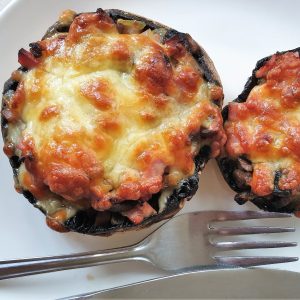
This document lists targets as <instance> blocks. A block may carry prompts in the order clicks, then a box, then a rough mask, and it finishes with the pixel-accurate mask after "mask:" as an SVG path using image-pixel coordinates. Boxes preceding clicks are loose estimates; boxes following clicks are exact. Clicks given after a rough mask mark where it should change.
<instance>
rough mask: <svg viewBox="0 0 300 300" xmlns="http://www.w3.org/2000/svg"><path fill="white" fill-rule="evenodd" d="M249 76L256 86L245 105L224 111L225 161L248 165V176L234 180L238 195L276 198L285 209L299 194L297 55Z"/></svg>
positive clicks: (277, 57)
mask: <svg viewBox="0 0 300 300" xmlns="http://www.w3.org/2000/svg"><path fill="white" fill-rule="evenodd" d="M253 76H255V77H256V78H257V80H258V82H257V84H256V85H255V86H254V87H253V88H252V89H251V91H250V93H249V95H248V97H247V99H246V100H245V102H231V103H230V104H229V105H228V119H227V121H226V122H225V131H226V134H227V138H228V140H227V143H226V147H225V149H226V155H227V156H228V157H231V158H234V159H237V158H239V157H246V160H248V161H249V162H251V164H252V166H251V168H250V169H249V168H248V175H247V174H246V173H247V172H246V173H245V172H244V171H245V170H243V171H241V170H239V171H236V172H235V174H234V176H235V177H236V179H237V180H236V181H237V182H238V181H240V183H241V181H242V185H243V187H242V189H247V187H248V188H249V189H250V191H251V193H252V194H253V195H255V196H252V197H270V196H274V201H275V200H276V194H277V195H278V194H280V195H281V196H280V197H281V198H282V199H285V202H286V203H285V204H286V205H287V204H288V202H289V201H290V202H291V201H293V199H294V197H297V195H298V194H299V190H300V115H299V108H300V106H299V105H300V58H299V52H298V51H289V52H285V53H277V54H274V55H273V56H271V57H270V58H269V59H268V60H266V61H265V62H264V64H263V65H262V66H261V67H260V68H258V69H257V70H255V72H254V74H253ZM241 169H243V168H241ZM249 171H250V173H251V174H250V173H249ZM242 172H244V173H242ZM274 191H275V192H274ZM269 202H271V199H270V200H269ZM293 209H295V208H293ZM299 209H300V207H298V208H297V209H296V210H299Z"/></svg>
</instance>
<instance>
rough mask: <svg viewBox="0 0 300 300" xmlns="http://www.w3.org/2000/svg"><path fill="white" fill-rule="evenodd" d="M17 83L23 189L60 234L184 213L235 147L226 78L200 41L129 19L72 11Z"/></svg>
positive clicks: (14, 155) (11, 110)
mask: <svg viewBox="0 0 300 300" xmlns="http://www.w3.org/2000/svg"><path fill="white" fill-rule="evenodd" d="M18 60H19V63H20V64H21V67H20V68H19V69H18V70H16V71H14V72H13V73H12V76H11V78H10V79H9V80H8V81H7V82H6V83H5V86H4V91H3V101H2V133H3V138H4V143H5V145H4V152H5V153H6V155H7V156H8V157H9V159H10V163H11V165H12V167H13V170H14V177H15V186H16V189H17V191H19V192H20V193H23V194H24V196H25V197H26V198H27V199H28V200H29V201H30V202H31V203H32V204H33V205H34V206H35V207H37V208H39V209H40V210H41V211H42V212H43V213H44V214H45V215H46V220H47V224H48V225H49V226H50V227H51V228H53V229H55V230H57V231H62V232H63V231H69V230H71V231H76V232H80V233H86V234H92V235H109V234H111V233H113V232H117V231H125V230H129V229H136V228H142V227H145V226H148V225H150V224H153V223H155V222H158V221H160V220H162V219H165V218H168V217H171V216H173V215H174V214H176V213H177V212H178V210H180V209H181V208H182V207H183V204H184V201H185V200H189V199H190V198H191V197H192V196H193V195H194V194H195V192H196V190H197V187H198V174H199V172H200V171H201V170H202V169H203V167H204V165H205V163H206V162H207V160H208V159H209V158H211V157H215V156H217V155H218V154H219V152H220V148H221V146H222V145H223V144H224V142H225V139H226V137H225V134H224V131H223V128H222V117H221V112H220V107H221V105H222V100H223V92H222V86H221V83H220V80H219V76H218V74H217V72H216V70H215V68H214V66H213V63H212V61H211V60H210V59H209V57H208V55H207V54H206V52H205V51H204V50H203V49H202V48H201V47H200V46H199V45H197V44H196V43H195V41H194V40H193V39H192V38H191V37H190V36H189V35H188V34H183V33H180V32H177V31H175V30H173V29H170V28H168V27H166V26H164V25H162V24H159V23H156V22H153V21H150V20H148V19H146V18H143V17H140V16H136V15H133V14H130V13H127V12H123V11H120V10H114V9H111V10H105V11H104V10H102V9H98V10H97V11H96V12H93V13H82V14H76V13H74V12H73V11H65V12H63V13H62V15H61V16H60V18H59V20H58V21H57V22H56V23H55V24H54V25H53V26H51V27H50V28H49V29H48V31H47V33H46V34H45V36H44V37H43V39H42V40H41V41H38V42H35V43H32V44H30V51H27V50H24V49H21V50H20V51H19V55H18Z"/></svg>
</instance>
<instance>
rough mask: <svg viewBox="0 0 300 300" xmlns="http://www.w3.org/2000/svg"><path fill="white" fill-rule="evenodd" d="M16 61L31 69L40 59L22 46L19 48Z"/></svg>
mask: <svg viewBox="0 0 300 300" xmlns="http://www.w3.org/2000/svg"><path fill="white" fill-rule="evenodd" d="M18 62H19V63H20V64H21V65H22V66H23V67H25V68H27V69H33V68H35V67H37V66H38V65H39V63H40V61H39V60H38V59H37V58H35V57H34V56H33V54H32V53H30V52H29V51H27V50H25V49H23V48H22V49H20V50H19V53H18Z"/></svg>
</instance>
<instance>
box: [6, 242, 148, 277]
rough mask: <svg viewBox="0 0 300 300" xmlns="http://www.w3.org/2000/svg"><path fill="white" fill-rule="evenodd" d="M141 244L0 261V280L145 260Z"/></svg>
mask: <svg viewBox="0 0 300 300" xmlns="http://www.w3.org/2000/svg"><path fill="white" fill-rule="evenodd" d="M142 250H143V247H142V246H138V245H136V246H129V247H122V248H115V249H109V250H103V251H93V252H86V253H78V254H72V255H62V256H52V257H38V258H29V259H20V260H7V261H0V280H2V279H9V278H15V277H21V276H27V275H34V274H41V273H49V272H56V271H63V270H68V269H75V268H84V267H91V266H96V265H102V264H109V263H116V262H124V261H129V260H144V261H145V260H146V261H147V258H146V257H144V256H143V254H142V252H143V251H142Z"/></svg>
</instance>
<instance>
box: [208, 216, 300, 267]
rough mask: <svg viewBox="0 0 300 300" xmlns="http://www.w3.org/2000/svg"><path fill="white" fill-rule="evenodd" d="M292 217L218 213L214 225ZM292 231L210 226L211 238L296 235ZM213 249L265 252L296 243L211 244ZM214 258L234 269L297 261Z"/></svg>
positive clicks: (273, 228)
mask: <svg viewBox="0 0 300 300" xmlns="http://www.w3.org/2000/svg"><path fill="white" fill-rule="evenodd" d="M288 217H291V215H290V214H282V213H276V212H264V211H241V212H234V211H231V212H225V211H224V212H221V211H220V212H218V214H217V215H216V216H215V220H214V221H234V220H249V219H266V218H288ZM294 231H295V228H293V227H278V226H273V227H272V226H238V227H226V226H223V227H214V226H211V225H209V231H208V232H209V234H214V235H220V236H229V235H250V234H269V233H284V232H294ZM209 243H210V245H212V246H213V247H215V248H216V249H218V250H220V251H227V250H241V249H262V248H282V247H295V246H297V243H296V242H285V241H211V240H210V241H209ZM213 258H214V259H215V260H216V262H217V263H219V264H221V265H234V266H241V267H249V266H255V265H267V264H275V263H286V262H293V261H297V260H298V257H289V256H225V255H224V256H219V255H215V256H213Z"/></svg>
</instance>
